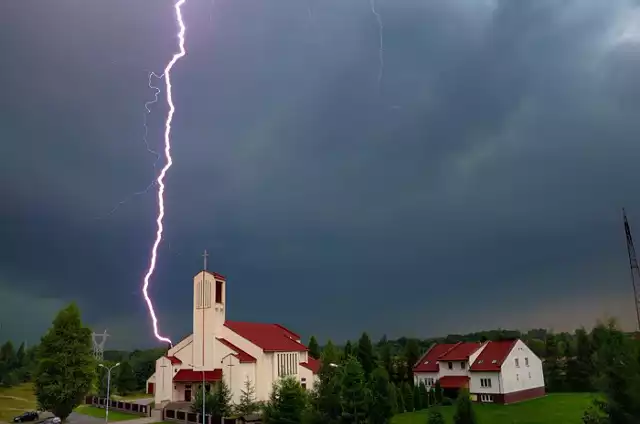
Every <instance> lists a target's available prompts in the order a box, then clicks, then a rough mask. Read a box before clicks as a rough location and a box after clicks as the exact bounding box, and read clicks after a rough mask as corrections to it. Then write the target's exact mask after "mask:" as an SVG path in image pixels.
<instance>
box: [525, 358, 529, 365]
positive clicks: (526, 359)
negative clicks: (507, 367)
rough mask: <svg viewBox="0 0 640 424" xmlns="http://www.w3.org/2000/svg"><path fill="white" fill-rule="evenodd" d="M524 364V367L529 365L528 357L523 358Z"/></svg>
mask: <svg viewBox="0 0 640 424" xmlns="http://www.w3.org/2000/svg"><path fill="white" fill-rule="evenodd" d="M524 366H525V367H528V366H529V358H524Z"/></svg>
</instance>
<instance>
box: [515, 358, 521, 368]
mask: <svg viewBox="0 0 640 424" xmlns="http://www.w3.org/2000/svg"><path fill="white" fill-rule="evenodd" d="M515 361H516V368H520V360H519V359H518V358H516V359H515Z"/></svg>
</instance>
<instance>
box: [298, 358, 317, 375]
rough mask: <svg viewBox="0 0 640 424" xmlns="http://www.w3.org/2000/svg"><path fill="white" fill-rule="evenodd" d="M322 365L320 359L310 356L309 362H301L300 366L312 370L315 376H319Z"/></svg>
mask: <svg viewBox="0 0 640 424" xmlns="http://www.w3.org/2000/svg"><path fill="white" fill-rule="evenodd" d="M320 364H321V362H320V361H319V360H318V359H314V358H312V357H311V356H309V360H308V361H307V362H300V365H302V366H303V367H305V368H306V369H309V370H311V372H312V373H314V374H318V371H320Z"/></svg>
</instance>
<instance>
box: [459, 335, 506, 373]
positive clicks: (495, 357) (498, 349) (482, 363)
mask: <svg viewBox="0 0 640 424" xmlns="http://www.w3.org/2000/svg"><path fill="white" fill-rule="evenodd" d="M516 343H518V339H516V340H501V341H495V342H487V345H486V346H485V347H484V349H483V350H482V352H480V354H479V355H478V357H477V358H476V360H475V361H474V362H473V364H472V365H471V367H470V368H469V371H485V372H491V371H500V369H501V368H502V364H503V363H504V361H505V359H507V356H509V353H511V350H513V347H514V346H515V345H516Z"/></svg>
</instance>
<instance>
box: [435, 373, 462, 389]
mask: <svg viewBox="0 0 640 424" xmlns="http://www.w3.org/2000/svg"><path fill="white" fill-rule="evenodd" d="M439 381H440V387H442V388H443V389H461V388H463V387H466V388H468V387H469V377H467V376H464V375H447V376H444V377H440V380H439Z"/></svg>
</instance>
